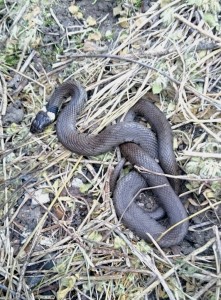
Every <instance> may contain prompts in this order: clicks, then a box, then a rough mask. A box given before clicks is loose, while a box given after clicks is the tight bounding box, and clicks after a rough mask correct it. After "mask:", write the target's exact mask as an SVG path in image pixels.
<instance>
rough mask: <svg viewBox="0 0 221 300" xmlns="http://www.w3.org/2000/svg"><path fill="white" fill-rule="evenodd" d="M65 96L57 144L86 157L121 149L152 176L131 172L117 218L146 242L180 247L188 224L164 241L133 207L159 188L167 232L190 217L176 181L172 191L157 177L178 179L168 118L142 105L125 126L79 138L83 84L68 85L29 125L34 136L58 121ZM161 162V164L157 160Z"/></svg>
mask: <svg viewBox="0 0 221 300" xmlns="http://www.w3.org/2000/svg"><path fill="white" fill-rule="evenodd" d="M67 96H71V100H70V102H69V103H68V104H67V105H66V106H65V107H64V108H63V109H62V110H61V111H60V113H59V115H58V119H57V125H56V131H57V136H58V139H59V141H60V142H61V143H62V144H63V145H64V146H65V147H66V148H67V149H69V150H70V151H72V152H74V153H77V154H80V155H86V156H88V155H98V154H101V153H104V152H107V151H109V150H111V149H112V148H114V147H116V146H118V145H120V150H121V152H122V154H123V156H124V157H125V158H126V159H127V160H129V161H130V163H131V164H132V165H136V166H138V167H144V168H146V169H147V170H149V171H150V172H153V173H142V174H140V173H138V172H135V171H132V172H130V173H129V174H128V175H126V176H124V177H123V178H122V179H120V180H119V181H118V182H117V185H116V188H115V190H114V194H113V201H114V206H115V209H116V212H117V215H118V217H119V218H120V219H121V220H122V222H123V223H124V224H125V225H126V226H127V227H128V228H130V229H131V230H132V231H133V232H135V233H136V234H137V235H138V236H139V237H141V238H143V239H146V240H148V241H149V240H150V238H149V236H148V235H147V233H148V234H150V235H151V236H152V237H153V239H155V240H157V241H158V243H159V245H160V246H163V247H170V246H173V245H177V244H179V243H180V242H181V241H182V240H183V238H184V237H185V235H186V233H187V230H188V221H187V220H185V221H183V222H182V223H181V224H179V225H176V226H175V227H174V228H172V229H171V230H170V231H168V232H167V233H166V234H165V235H163V236H162V237H161V235H162V234H163V233H164V232H165V231H166V230H167V228H165V227H164V226H162V225H161V224H160V223H159V222H158V221H156V220H154V219H153V218H152V217H151V216H150V215H149V214H148V213H147V212H145V211H144V210H142V209H141V208H140V207H139V206H138V205H137V204H136V203H135V202H134V201H132V203H130V202H131V200H132V199H133V198H134V196H135V195H136V194H137V193H138V192H139V190H140V189H142V188H145V187H147V185H149V186H151V187H155V188H154V189H153V192H154V194H155V195H156V196H157V198H158V201H159V203H160V206H162V207H163V209H164V210H165V212H166V214H167V216H168V220H169V227H171V226H173V225H175V224H177V223H179V222H180V221H182V220H184V219H186V218H187V213H186V210H185V208H184V207H183V205H182V203H181V201H180V199H179V197H178V196H177V195H176V193H175V191H174V188H173V187H174V186H175V184H174V181H171V184H172V185H173V187H172V186H171V184H170V183H169V181H168V180H167V178H166V177H165V176H163V175H162V176H159V173H161V174H164V172H165V173H167V174H172V175H175V174H176V172H177V164H176V161H175V156H174V152H173V149H172V131H171V128H170V124H169V122H168V121H167V119H166V117H165V116H164V114H163V113H162V112H161V111H160V110H159V109H158V108H157V107H156V106H155V105H153V104H152V103H150V102H148V101H146V100H140V101H139V102H138V103H137V104H136V105H135V106H134V107H133V108H132V109H131V111H130V114H129V115H128V119H127V117H126V120H125V121H124V122H121V123H117V124H114V125H109V126H107V127H106V128H105V129H104V130H103V131H101V132H100V133H99V134H97V135H93V134H85V133H79V132H78V131H77V129H76V119H77V116H78V114H79V113H81V111H82V109H83V107H84V106H85V103H86V101H87V96H86V92H85V90H84V88H83V87H82V86H81V84H80V83H78V82H76V81H71V82H70V81H68V82H66V83H63V84H62V85H60V86H59V87H58V88H57V89H56V90H55V91H54V93H53V94H52V96H51V98H50V100H49V102H48V104H47V105H46V107H45V108H44V109H43V110H41V111H40V112H38V114H37V115H36V117H35V119H34V120H33V122H32V124H31V132H32V133H36V132H42V131H43V130H44V129H45V127H47V126H48V125H49V124H51V123H52V122H53V121H54V120H55V118H56V116H57V114H58V111H59V109H60V107H61V105H62V103H63V101H64V98H65V97H67ZM131 114H134V115H135V114H138V115H141V116H143V117H144V118H146V120H147V121H148V122H149V124H150V125H151V127H152V128H153V130H154V131H155V133H156V136H157V140H156V136H155V134H154V133H153V132H152V131H151V130H150V129H148V128H146V127H145V126H143V125H141V124H139V123H137V122H135V121H133V120H131ZM157 157H158V158H159V161H160V165H159V164H158V163H157V162H156V160H155V158H157ZM156 173H158V175H156ZM162 185H163V186H164V185H165V186H164V187H162ZM157 186H159V187H157ZM156 187H157V188H156Z"/></svg>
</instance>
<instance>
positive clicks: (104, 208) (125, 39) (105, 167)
mask: <svg viewBox="0 0 221 300" xmlns="http://www.w3.org/2000/svg"><path fill="white" fill-rule="evenodd" d="M122 2H124V6H123V7H124V8H125V7H126V8H127V9H128V11H129V13H128V15H127V24H128V27H127V28H126V29H124V31H126V35H123V34H122V33H121V34H120V35H119V36H118V38H117V41H115V42H114V43H113V44H112V48H111V50H110V51H109V52H108V55H104V54H103V56H104V57H105V58H104V57H93V55H92V56H90V55H89V56H88V54H90V53H88V52H86V53H84V47H85V45H83V44H81V46H80V47H79V46H78V47H75V46H76V45H78V44H77V41H78V40H79V39H81V38H82V36H85V35H87V31H88V27H86V26H85V25H82V23H79V24H80V25H79V26H78V27H79V28H78V30H77V32H76V30H73V29H66V30H65V29H64V27H63V25H62V24H61V20H60V21H59V18H58V16H56V13H55V11H54V10H52V9H50V5H49V4H47V1H45V4H44V5H43V4H41V6H40V4H39V3H38V2H37V1H36V2H35V1H32V2H31V3H30V2H29V1H19V2H14V1H8V2H7V1H5V2H3V1H0V13H1V16H2V17H3V18H2V19H1V21H0V38H1V54H0V63H1V65H0V93H1V115H2V118H1V122H2V120H3V116H4V115H5V113H6V110H7V107H8V105H9V103H10V102H13V101H15V100H16V99H17V98H18V97H19V98H20V99H22V103H23V105H24V108H25V116H24V118H23V120H22V122H21V123H20V124H11V125H9V126H4V127H2V126H1V127H0V128H1V132H0V137H1V155H2V162H1V166H2V174H1V176H2V177H1V181H0V183H1V198H0V205H1V206H0V207H1V209H0V213H1V220H2V224H1V230H0V299H121V300H123V299H170V300H173V299H194V300H197V299H216V300H218V299H219V298H220V280H221V278H220V274H221V273H220V260H221V243H220V232H219V226H218V225H215V224H214V220H210V219H209V216H208V218H206V217H204V219H202V220H201V222H198V223H197V222H196V224H194V225H192V226H190V232H195V231H199V232H202V235H203V234H205V236H208V239H207V240H206V238H205V239H204V240H205V242H204V243H203V244H201V245H200V242H199V246H198V247H197V246H196V245H197V244H195V246H194V247H192V248H190V249H189V250H188V251H187V248H188V245H190V244H187V245H186V246H185V245H184V248H183V249H185V251H186V253H188V254H186V255H171V254H170V252H169V250H167V249H165V250H162V249H160V248H159V247H158V246H157V245H156V247H152V246H150V245H148V244H147V243H145V242H144V241H139V240H138V239H137V238H136V236H134V235H133V234H132V233H131V232H129V231H128V230H126V229H125V228H124V227H123V226H122V225H121V224H119V222H118V220H117V218H116V215H115V211H114V207H113V204H112V201H111V198H110V196H109V185H108V182H109V179H110V176H111V172H112V169H113V167H114V166H115V165H116V162H117V158H118V157H119V153H118V151H115V153H107V154H105V155H101V156H99V157H92V158H89V159H85V158H83V157H79V156H77V155H75V154H71V153H70V152H69V151H67V150H65V149H64V148H63V147H62V145H60V144H59V143H58V142H57V138H56V135H55V132H54V129H53V127H50V128H49V129H48V130H47V131H46V132H45V133H44V134H42V135H41V136H33V135H31V134H30V133H29V128H30V123H31V120H32V118H33V116H34V115H35V114H36V112H37V111H38V110H39V109H40V108H41V107H42V105H43V103H45V101H46V98H47V97H46V96H48V95H49V94H50V92H51V90H52V89H53V88H54V87H55V86H56V85H57V84H58V83H59V82H63V81H64V80H67V79H68V78H75V79H77V80H79V81H80V82H81V83H82V84H83V85H84V86H85V87H86V89H87V91H90V93H91V96H90V99H89V101H88V105H87V107H86V108H85V110H84V112H83V113H82V115H81V117H80V118H79V124H78V125H79V130H81V131H85V130H87V129H90V130H91V131H92V132H94V133H97V132H99V131H100V130H102V128H104V127H105V126H107V125H108V124H110V123H111V122H114V121H115V120H116V119H117V118H118V117H121V116H122V115H123V114H124V113H126V112H127V111H128V109H129V108H130V107H131V106H133V104H134V103H135V102H136V101H138V100H139V99H140V98H141V97H143V96H144V95H145V94H146V93H147V92H149V91H150V90H151V88H152V89H153V90H155V91H156V92H158V93H159V100H158V103H159V106H160V107H161V109H162V110H163V111H164V112H165V114H166V115H167V116H168V118H169V119H170V120H171V123H172V124H173V129H174V136H175V150H176V154H177V160H178V162H179V164H180V167H181V168H182V169H183V170H184V171H185V172H186V174H187V175H186V177H185V183H186V186H187V188H188V192H186V194H187V195H189V198H188V200H189V201H188V204H187V208H189V207H190V206H191V205H192V207H194V208H195V210H192V213H191V212H190V218H193V217H196V216H198V217H200V216H201V215H202V213H204V215H205V216H206V214H205V212H211V213H212V215H213V216H215V215H216V216H217V220H218V222H217V223H216V224H218V223H219V222H220V219H219V217H220V216H219V215H218V210H216V208H217V207H218V206H220V203H221V197H220V195H221V184H220V182H221V179H220V178H221V172H220V170H221V162H220V158H221V146H220V141H221V127H220V121H221V114H220V108H221V104H220V97H221V85H220V76H221V75H220V74H221V63H220V61H221V54H220V53H221V48H220V46H221V26H220V16H219V19H218V21H219V22H218V21H217V24H218V25H217V26H216V30H215V29H214V28H215V25H214V22H215V21H216V19H215V17H216V16H217V15H218V13H220V7H219V4H218V1H215V0H213V1H210V4H209V6H208V7H207V5H206V3H207V1H202V2H203V4H202V5H201V6H200V7H196V6H194V5H193V4H188V3H187V2H186V1H180V0H176V1H173V2H170V1H169V2H170V3H169V4H165V5H164V6H162V7H160V1H157V2H156V3H154V5H153V6H152V7H151V8H150V9H149V10H148V11H147V12H146V13H144V14H138V13H137V12H136V11H135V10H134V6H133V4H132V2H131V1H122ZM137 2H138V1H137ZM161 2H163V1H161ZM165 2H166V1H165ZM189 2H190V1H189ZM192 2H193V1H192ZM198 2H199V1H198ZM134 3H135V1H134ZM67 10H68V8H67ZM49 16H50V18H52V19H53V22H55V23H56V24H57V26H58V27H59V28H60V29H61V31H62V39H61V41H62V42H63V41H67V44H65V43H64V44H62V42H61V44H60V48H59V47H58V45H56V46H55V47H54V48H53V49H52V48H50V51H51V52H52V51H53V52H52V53H51V56H49V54H50V51H47V47H49V45H47V47H46V46H45V45H46V43H42V39H43V36H44V33H43V31H42V30H41V28H42V27H41V25H42V24H45V22H46V21H47V20H48V18H49ZM206 18H207V19H206ZM208 19H209V20H210V22H209V21H208V22H209V23H207V22H206V21H205V20H208ZM212 22H213V23H212ZM52 24H53V23H52ZM212 24H213V25H212ZM63 29H64V31H63ZM212 29H213V30H212ZM122 30H123V29H122ZM95 32H96V30H95ZM73 41H74V42H73ZM74 43H76V44H74ZM43 44H44V45H43ZM98 45H99V41H98V42H97V43H95V42H94V43H93V47H98ZM114 45H115V46H114ZM48 49H49V48H48ZM95 49H96V48H95ZM37 51H38V52H39V53H40V54H39V55H38V53H37ZM73 52H74V53H75V54H73ZM61 53H62V54H61ZM97 53H98V52H97ZM91 54H94V52H92V53H91ZM111 55H112V58H111ZM114 55H117V56H118V57H119V58H118V59H114V58H113V57H114ZM120 57H122V59H120ZM125 58H126V60H125ZM42 59H43V62H42ZM133 60H134V61H136V62H137V63H133ZM50 65H52V69H51V70H50V71H48V69H47V67H48V66H50ZM44 66H46V67H44ZM154 97H155V96H154ZM157 97H158V96H157ZM182 145H183V148H182ZM193 176H194V177H193ZM76 177H79V178H81V180H82V182H83V184H82V186H81V189H84V191H85V194H79V195H76V194H73V193H72V192H71V188H72V189H73V184H74V183H73V180H74V178H76ZM194 179H195V180H194ZM196 179H197V180H196ZM36 190H38V191H40V197H39V198H37V199H35V200H36V201H37V202H38V206H37V207H38V209H39V210H40V213H39V210H38V211H37V212H36V211H35V210H34V207H33V206H31V208H30V206H28V203H29V198H31V199H34V198H36V194H35V192H36ZM191 193H194V196H191V195H192V194H191ZM87 194H88V195H87ZM49 196H50V202H46V203H44V202H43V199H47V200H49V199H48V197H49ZM44 197H45V198H44ZM32 210H33V211H32ZM82 212H83V213H84V214H83V216H81V217H80V222H79V224H77V223H74V225H77V226H76V227H75V228H76V229H74V227H73V220H75V216H76V215H78V216H80V214H81V213H82ZM191 214H192V216H191ZM204 215H203V216H204ZM32 216H33V218H34V217H36V216H37V217H36V218H37V222H36V224H35V223H34V222H35V221H36V220H34V221H32V219H31V218H32ZM26 218H27V220H26ZM74 222H75V221H74ZM76 222H77V221H76ZM32 223H33V224H32ZM211 228H212V234H211V233H210V235H206V234H207V232H208V231H209V230H210V231H211ZM185 247H186V248H185ZM189 247H190V246H189ZM42 262H48V263H50V266H49V267H47V268H43V270H41V271H39V269H40V267H41V263H42ZM31 266H32V267H33V268H32V269H31ZM39 274H40V275H39ZM37 275H38V276H41V278H40V279H41V280H37V281H35V283H33V282H32V284H33V287H31V283H30V278H31V277H32V278H35V280H36V277H37ZM28 280H29V281H28ZM48 290H49V291H50V290H52V291H53V292H54V296H53V295H52V294H51V295H50V296H48V297H47V298H46V294H45V295H43V292H46V291H48ZM151 295H152V296H151ZM149 296H150V298H149ZM151 297H153V298H151Z"/></svg>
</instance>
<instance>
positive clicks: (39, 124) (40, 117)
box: [30, 110, 55, 133]
mask: <svg viewBox="0 0 221 300" xmlns="http://www.w3.org/2000/svg"><path fill="white" fill-rule="evenodd" d="M54 120H55V114H54V113H52V112H48V111H43V110H41V111H39V112H38V113H37V115H36V117H35V118H34V120H33V121H32V123H31V128H30V131H31V133H40V132H43V131H44V130H45V128H46V127H47V126H49V125H50V124H51V123H53V121H54Z"/></svg>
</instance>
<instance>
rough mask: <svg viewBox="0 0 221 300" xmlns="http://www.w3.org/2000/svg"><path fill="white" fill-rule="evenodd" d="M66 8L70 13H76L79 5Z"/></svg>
mask: <svg viewBox="0 0 221 300" xmlns="http://www.w3.org/2000/svg"><path fill="white" fill-rule="evenodd" d="M68 10H69V11H70V13H71V14H72V15H76V14H77V13H78V11H79V7H78V6H77V5H71V6H69V7H68Z"/></svg>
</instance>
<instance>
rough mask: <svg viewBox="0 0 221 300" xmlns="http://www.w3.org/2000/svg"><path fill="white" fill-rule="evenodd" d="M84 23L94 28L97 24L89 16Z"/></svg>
mask: <svg viewBox="0 0 221 300" xmlns="http://www.w3.org/2000/svg"><path fill="white" fill-rule="evenodd" d="M86 22H87V24H88V25H89V26H94V25H96V24H97V21H96V20H95V19H94V18H93V17H91V16H89V17H88V18H87V20H86Z"/></svg>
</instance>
